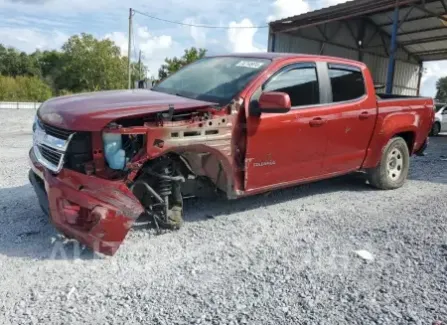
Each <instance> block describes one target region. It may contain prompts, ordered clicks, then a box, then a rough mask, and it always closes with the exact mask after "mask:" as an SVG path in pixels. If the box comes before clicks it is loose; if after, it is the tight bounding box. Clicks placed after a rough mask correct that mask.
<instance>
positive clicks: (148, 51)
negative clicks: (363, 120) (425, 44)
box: [0, 0, 447, 96]
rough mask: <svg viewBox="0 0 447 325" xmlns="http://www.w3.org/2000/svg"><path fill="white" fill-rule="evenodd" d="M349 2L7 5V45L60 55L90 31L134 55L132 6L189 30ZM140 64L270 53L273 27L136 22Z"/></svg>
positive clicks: (0, 34)
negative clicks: (193, 51)
mask: <svg viewBox="0 0 447 325" xmlns="http://www.w3.org/2000/svg"><path fill="white" fill-rule="evenodd" d="M344 1H345V0H307V1H306V0H244V1H234V0H152V1H147V0H127V1H123V0H0V43H2V44H4V45H6V46H13V47H16V48H17V49H19V50H22V51H26V52H29V53H31V52H33V51H34V50H35V49H36V48H38V49H41V50H46V49H59V48H60V47H61V46H62V44H63V43H64V42H65V41H66V40H67V39H68V38H69V37H70V36H71V35H74V34H79V33H82V32H85V33H89V34H93V35H94V36H95V37H97V38H101V39H102V38H109V39H111V40H113V41H115V43H116V44H117V45H118V46H120V48H121V51H122V53H123V55H127V52H128V49H127V34H128V16H129V7H131V8H133V9H136V10H138V11H140V12H144V13H147V14H149V15H152V16H156V17H159V18H164V19H168V20H173V21H180V22H183V23H187V24H199V25H213V26H222V27H238V26H244V27H253V26H265V25H266V24H267V23H268V22H269V21H271V20H275V19H280V18H285V17H290V16H293V15H297V14H301V13H305V12H308V11H311V10H315V9H319V8H323V7H327V6H330V5H334V4H337V3H340V2H344ZM133 22H134V23H133V26H134V36H133V39H134V46H133V47H132V51H131V55H132V57H133V58H134V59H137V56H138V51H139V50H141V51H142V54H143V60H144V62H145V64H146V65H147V66H148V67H149V70H150V73H152V74H157V71H158V68H159V67H160V65H161V64H162V62H163V60H164V58H166V57H173V56H180V55H182V53H183V51H184V49H185V48H189V47H191V46H196V47H204V48H207V49H208V53H209V54H216V53H228V52H257V51H266V48H267V37H268V35H267V34H268V28H252V29H204V28H196V27H189V26H179V25H174V24H169V23H166V22H162V21H157V20H153V19H150V18H147V17H145V16H143V15H140V14H138V13H136V14H135V16H134V17H133ZM444 75H447V62H432V63H428V64H426V65H425V73H424V76H423V79H422V90H421V91H422V94H423V95H426V96H434V95H435V91H436V89H435V88H436V80H437V79H438V78H439V77H441V76H444Z"/></svg>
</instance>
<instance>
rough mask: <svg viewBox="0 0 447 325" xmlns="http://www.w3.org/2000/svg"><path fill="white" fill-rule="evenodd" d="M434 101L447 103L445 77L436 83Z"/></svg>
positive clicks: (446, 78)
mask: <svg viewBox="0 0 447 325" xmlns="http://www.w3.org/2000/svg"><path fill="white" fill-rule="evenodd" d="M436 100H438V101H440V102H443V103H445V102H447V77H442V78H439V79H438V81H437V82H436Z"/></svg>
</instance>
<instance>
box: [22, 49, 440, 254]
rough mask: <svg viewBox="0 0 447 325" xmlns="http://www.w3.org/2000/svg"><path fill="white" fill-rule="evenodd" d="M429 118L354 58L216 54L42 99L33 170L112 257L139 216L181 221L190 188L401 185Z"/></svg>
mask: <svg viewBox="0 0 447 325" xmlns="http://www.w3.org/2000/svg"><path fill="white" fill-rule="evenodd" d="M433 122H434V113H433V100H432V99H429V98H418V97H404V96H393V95H387V96H385V95H377V94H376V89H375V86H374V84H373V79H372V77H371V74H370V71H369V70H368V68H367V67H366V66H365V65H364V64H363V63H360V62H356V61H351V60H345V59H341V58H333V57H325V56H310V55H297V54H278V53H263V54H244V55H228V56H214V57H207V58H204V59H201V60H199V61H196V62H195V63H192V64H190V65H188V66H186V67H184V68H183V69H181V70H180V71H178V72H177V73H175V74H173V75H171V76H170V77H168V78H167V79H165V80H163V81H162V82H160V83H159V84H158V85H156V86H155V87H153V88H152V89H151V90H144V89H139V90H122V91H104V92H96V93H84V94H78V95H73V96H64V97H57V98H53V99H50V100H48V101H46V102H45V103H43V104H42V105H41V107H40V108H39V109H38V112H37V114H36V119H35V122H34V125H33V130H34V133H33V134H34V136H33V147H32V148H31V150H30V152H29V157H30V163H31V170H30V172H29V178H30V181H31V183H32V184H33V186H34V189H35V192H36V194H37V196H38V198H39V202H40V206H41V207H42V209H43V210H44V211H45V212H46V213H47V214H48V215H49V216H50V218H51V220H52V222H53V224H54V225H55V227H56V228H57V229H59V230H60V231H61V232H62V233H63V234H65V235H66V236H68V237H71V238H75V239H77V240H78V241H80V242H82V243H84V244H86V245H87V246H89V247H91V248H92V249H93V250H95V251H99V252H102V253H104V254H108V255H113V254H114V253H115V252H116V251H117V249H118V248H119V246H120V244H121V243H122V242H123V240H124V239H125V237H126V234H127V233H128V231H129V229H130V228H131V227H132V225H133V224H134V223H135V222H136V220H137V219H139V218H144V217H146V218H151V220H153V223H155V224H156V225H157V227H158V226H159V227H167V228H174V229H175V228H178V227H180V225H181V223H182V221H183V199H184V198H185V197H187V196H207V195H208V194H210V193H213V192H217V193H221V194H224V195H225V196H226V197H227V198H229V199H236V198H240V197H244V196H248V195H254V194H257V193H261V192H266V191H271V190H274V189H279V188H285V187H288V186H294V185H297V184H301V183H305V182H311V181H317V180H321V179H325V178H330V177H334V176H338V175H343V174H348V173H352V172H363V173H365V174H366V175H367V177H368V179H369V182H370V184H371V185H373V186H375V187H377V188H379V189H385V190H387V189H396V188H399V187H401V186H402V185H403V184H404V182H405V180H406V178H407V174H408V169H409V164H410V156H411V155H413V154H422V152H423V151H424V150H425V147H426V146H427V143H428V140H427V138H428V134H429V131H430V129H431V126H432V123H433Z"/></svg>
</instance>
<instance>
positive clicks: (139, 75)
mask: <svg viewBox="0 0 447 325" xmlns="http://www.w3.org/2000/svg"><path fill="white" fill-rule="evenodd" d="M138 80H141V50H140V54H139V55H138Z"/></svg>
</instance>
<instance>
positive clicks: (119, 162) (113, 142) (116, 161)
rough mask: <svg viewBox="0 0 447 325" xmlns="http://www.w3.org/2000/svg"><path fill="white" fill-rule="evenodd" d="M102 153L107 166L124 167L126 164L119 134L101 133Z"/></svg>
mask: <svg viewBox="0 0 447 325" xmlns="http://www.w3.org/2000/svg"><path fill="white" fill-rule="evenodd" d="M102 141H103V143H104V155H105V157H106V161H107V163H108V164H109V167H110V168H112V169H119V170H122V169H124V166H125V164H126V152H125V151H124V150H123V139H122V137H121V134H115V133H103V134H102Z"/></svg>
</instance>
